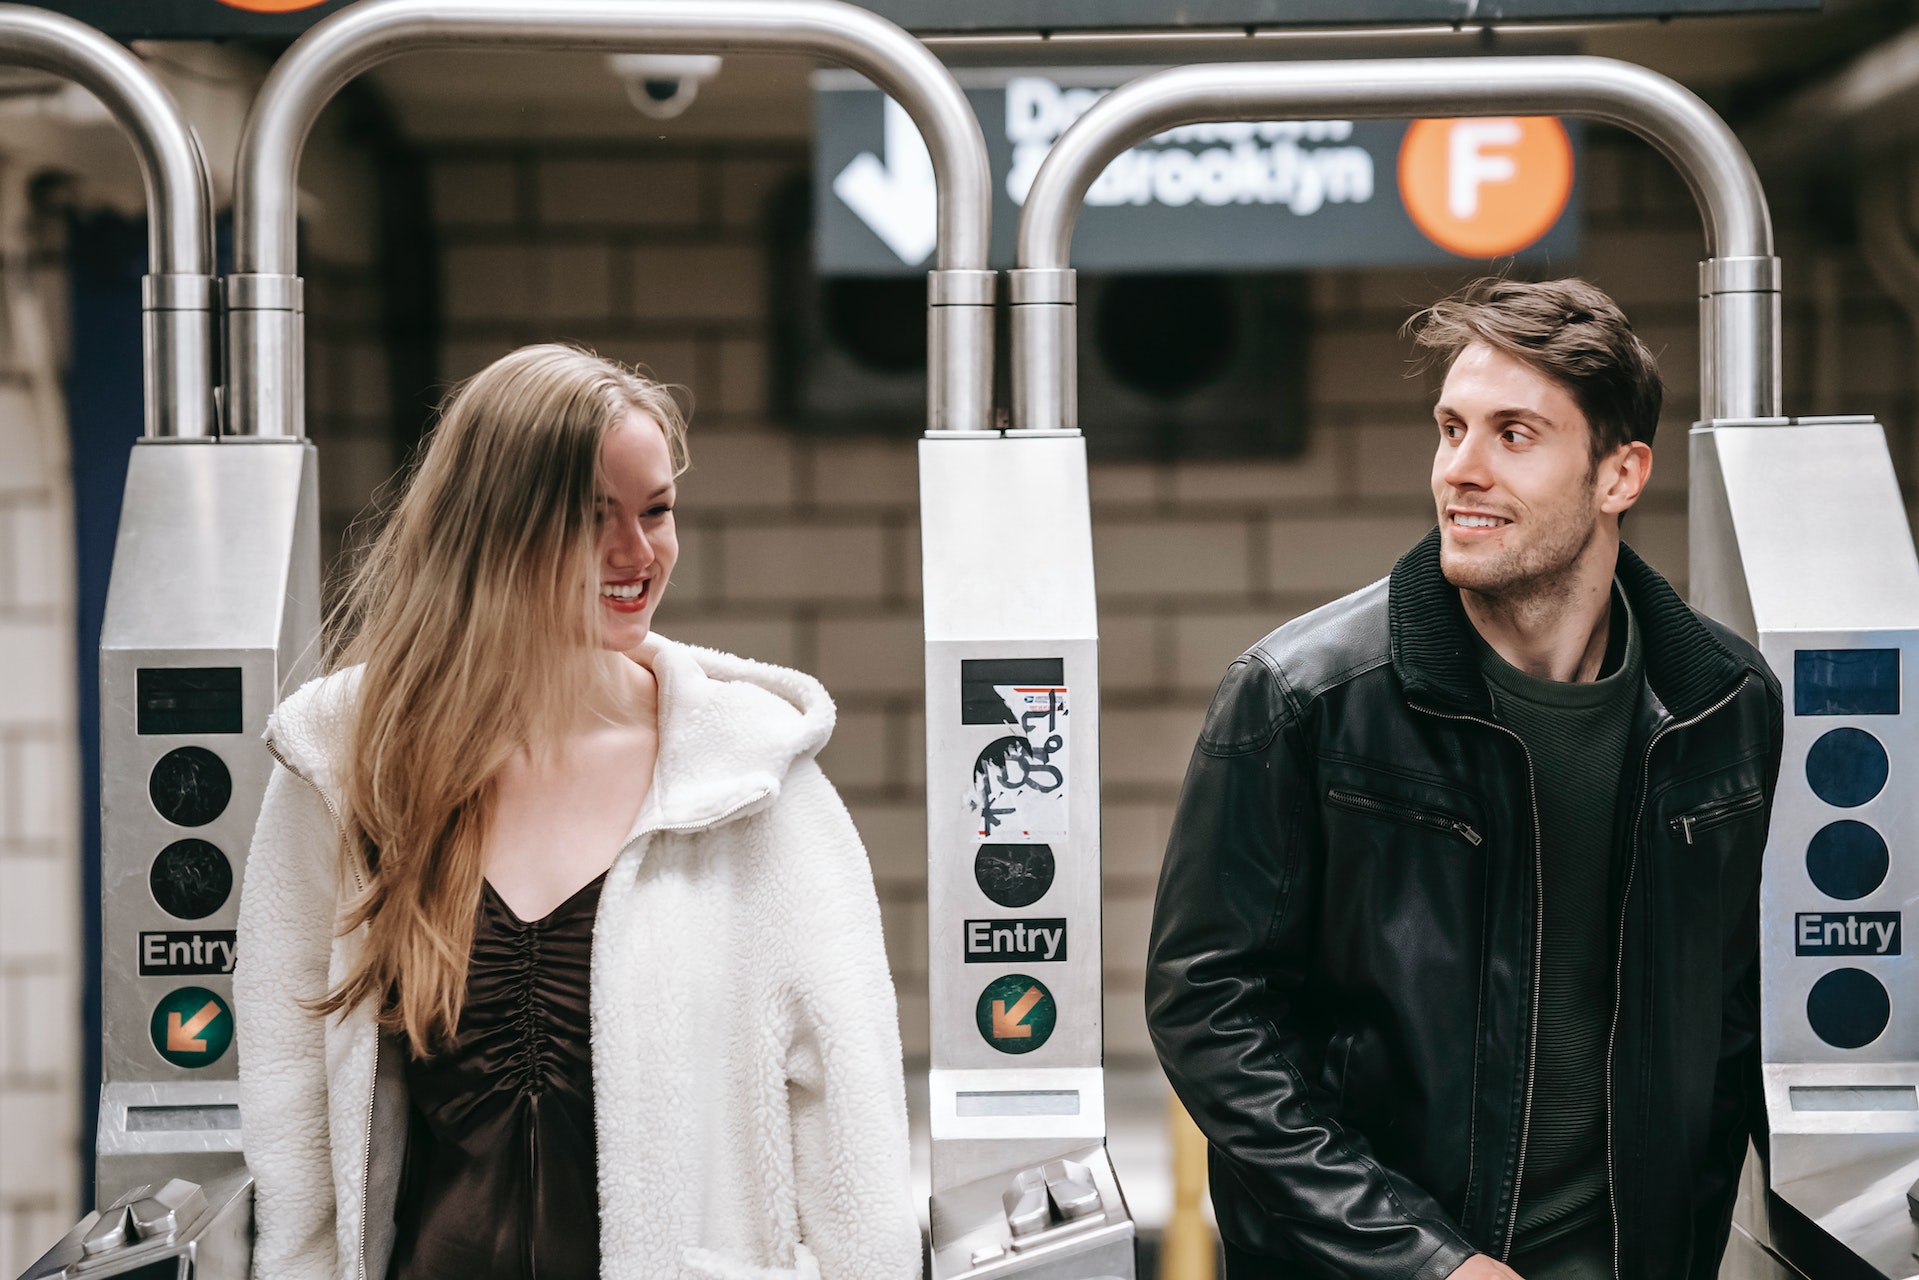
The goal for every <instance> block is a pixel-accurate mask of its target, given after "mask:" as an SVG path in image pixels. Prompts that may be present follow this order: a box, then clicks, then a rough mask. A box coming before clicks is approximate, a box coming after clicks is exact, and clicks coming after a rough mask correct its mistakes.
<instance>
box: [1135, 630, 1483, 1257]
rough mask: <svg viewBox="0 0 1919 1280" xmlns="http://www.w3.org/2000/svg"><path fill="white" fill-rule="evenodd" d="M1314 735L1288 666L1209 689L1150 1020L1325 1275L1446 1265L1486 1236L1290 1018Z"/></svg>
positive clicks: (1194, 1103) (1165, 907) (1199, 1111)
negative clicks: (1378, 1127) (1378, 1141)
mask: <svg viewBox="0 0 1919 1280" xmlns="http://www.w3.org/2000/svg"><path fill="white" fill-rule="evenodd" d="M1311 775H1312V769H1311V760H1310V756H1309V748H1308V747H1307V745H1306V743H1305V740H1304V735H1303V732H1302V727H1301V724H1300V721H1299V717H1298V713H1297V708H1296V707H1295V706H1294V705H1293V702H1292V700H1291V698H1290V697H1289V692H1288V690H1287V689H1286V687H1285V685H1284V683H1283V681H1282V679H1281V677H1280V675H1279V674H1278V673H1277V672H1276V671H1274V670H1273V669H1272V668H1271V667H1269V666H1268V664H1267V663H1266V662H1265V661H1264V660H1263V659H1262V658H1261V657H1260V656H1259V655H1258V654H1257V653H1254V654H1251V655H1248V656H1247V657H1243V658H1241V659H1239V661H1237V662H1236V663H1235V664H1234V665H1233V667H1232V668H1231V669H1230V670H1229V671H1228V672H1227V674H1226V678H1225V680H1224V681H1223V682H1222V683H1221V685H1220V689H1219V693H1218V694H1217V695H1216V696H1215V697H1214V699H1213V705H1212V709H1211V710H1210V711H1209V712H1208V713H1207V719H1206V724H1205V727H1204V729H1203V730H1202V731H1201V734H1200V739H1199V745H1198V748H1197V749H1196V750H1195V751H1194V754H1193V760H1192V764H1191V766H1190V767H1189V768H1188V770H1187V774H1186V782H1185V785H1184V788H1183V789H1182V791H1181V793H1180V799H1179V806H1178V809H1177V811H1176V813H1175V816H1174V821H1173V831H1172V838H1171V841H1170V843H1169V845H1168V847H1167V850H1166V859H1165V862H1164V864H1163V865H1162V868H1161V872H1160V882H1159V894H1158V897H1157V899H1156V901H1155V903H1154V908H1153V932H1152V941H1151V947H1150V951H1149V954H1148V957H1147V969H1146V1018H1147V1025H1148V1028H1149V1030H1150V1031H1151V1033H1152V1037H1153V1044H1154V1047H1155V1048H1156V1049H1157V1050H1158V1052H1159V1058H1160V1063H1161V1065H1162V1066H1163V1067H1164V1068H1165V1071H1166V1075H1167V1078H1168V1079H1169V1080H1170V1081H1171V1083H1172V1085H1173V1088H1174V1090H1175V1092H1177V1093H1178V1095H1179V1097H1180V1100H1181V1101H1182V1102H1184V1103H1185V1105H1186V1109H1187V1111H1188V1112H1189V1113H1190V1114H1191V1115H1192V1117H1193V1119H1194V1121H1195V1122H1196V1123H1197V1124H1198V1125H1199V1127H1200V1129H1201V1130H1202V1131H1203V1132H1204V1133H1205V1135H1206V1138H1207V1140H1208V1142H1209V1143H1210V1144H1211V1145H1212V1149H1213V1156H1214V1163H1215V1170H1216V1172H1220V1171H1221V1169H1220V1166H1221V1165H1222V1164H1223V1166H1224V1170H1223V1171H1224V1172H1227V1173H1230V1174H1231V1175H1232V1178H1233V1180H1234V1181H1235V1182H1236V1183H1237V1184H1238V1185H1239V1187H1240V1189H1241V1190H1242V1191H1243V1193H1244V1194H1245V1195H1246V1196H1247V1197H1249V1198H1250V1199H1251V1200H1252V1201H1253V1202H1254V1203H1255V1204H1256V1205H1257V1206H1258V1208H1259V1210H1260V1211H1261V1213H1260V1216H1261V1218H1262V1219H1263V1221H1262V1222H1261V1223H1260V1226H1259V1228H1258V1229H1259V1230H1260V1231H1261V1232H1262V1233H1263V1234H1264V1236H1265V1238H1263V1239H1260V1240H1248V1239H1239V1240H1235V1241H1234V1243H1235V1245H1237V1246H1239V1247H1241V1248H1247V1249H1250V1250H1252V1251H1254V1252H1266V1251H1269V1250H1272V1249H1278V1250H1281V1251H1284V1252H1285V1253H1288V1254H1290V1255H1293V1256H1296V1257H1297V1258H1298V1259H1300V1260H1301V1261H1303V1262H1305V1263H1306V1264H1307V1265H1308V1267H1309V1268H1310V1271H1311V1273H1312V1274H1315V1275H1321V1276H1340V1277H1353V1278H1355V1280H1363V1278H1366V1277H1379V1278H1380V1280H1385V1278H1386V1277H1392V1280H1440V1278H1441V1277H1444V1276H1447V1275H1450V1274H1451V1273H1452V1271H1453V1270H1454V1269H1455V1268H1456V1267H1458V1266H1459V1264H1460V1263H1462V1262H1464V1261H1465V1260H1466V1259H1467V1258H1468V1257H1470V1256H1471V1255H1472V1254H1473V1253H1474V1252H1476V1250H1475V1249H1474V1248H1473V1246H1472V1245H1471V1244H1470V1243H1468V1242H1467V1241H1466V1239H1465V1238H1464V1237H1463V1236H1462V1235H1461V1234H1460V1232H1459V1230H1458V1228H1457V1227H1456V1226H1455V1225H1454V1223H1453V1222H1452V1221H1451V1220H1450V1218H1449V1217H1448V1216H1447V1215H1446V1213H1445V1212H1444V1211H1443V1210H1442V1209H1441V1208H1440V1207H1439V1205H1438V1203H1437V1202H1436V1201H1435V1200H1434V1199H1433V1198H1432V1196H1431V1195H1429V1194H1428V1193H1427V1192H1426V1191H1424V1190H1423V1189H1421V1188H1420V1187H1418V1186H1416V1185H1414V1184H1413V1183H1412V1182H1411V1181H1410V1180H1408V1179H1407V1178H1406V1177H1404V1176H1403V1175H1401V1174H1399V1173H1397V1172H1395V1171H1394V1170H1392V1169H1389V1168H1387V1167H1386V1166H1384V1165H1383V1164H1381V1163H1380V1162H1379V1160H1378V1159H1377V1158H1376V1157H1375V1156H1374V1154H1373V1152H1372V1149H1371V1146H1370V1144H1369V1143H1368V1142H1367V1140H1366V1138H1365V1137H1364V1136H1363V1135H1362V1134H1359V1133H1357V1132H1356V1131H1354V1130H1351V1129H1348V1128H1346V1127H1344V1126H1342V1125H1341V1124H1340V1123H1339V1121H1338V1120H1337V1119H1335V1118H1334V1117H1333V1116H1332V1115H1330V1114H1329V1111H1328V1109H1327V1108H1326V1107H1325V1106H1323V1105H1322V1104H1323V1102H1324V1101H1325V1100H1324V1098H1323V1095H1319V1094H1318V1092H1317V1090H1316V1088H1314V1087H1310V1086H1309V1085H1308V1076H1307V1074H1306V1071H1305V1070H1304V1069H1303V1068H1302V1065H1301V1064H1302V1063H1310V1062H1312V1061H1315V1060H1316V1059H1317V1058H1318V1056H1319V1049H1318V1048H1316V1047H1315V1045H1314V1042H1313V1041H1312V1039H1311V1038H1310V1037H1311V1034H1312V1033H1311V1031H1310V1029H1308V1028H1306V1027H1303V1026H1302V1025H1301V1019H1300V1018H1299V1016H1298V1006H1299V1003H1300V1002H1299V999H1298V997H1299V993H1300V991H1301V988H1302V985H1303V984H1304V983H1305V981H1306V977H1307V973H1308V971H1309V968H1310V964H1311V950H1312V938H1313V933H1314V929H1315V922H1314V920H1313V918H1312V907H1311V901H1312V895H1313V893H1314V889H1313V886H1314V885H1315V884H1316V883H1317V882H1318V881H1319V879H1320V874H1319V869H1318V868H1319V866H1320V865H1321V863H1322V861H1323V858H1324V850H1322V849H1321V848H1319V840H1318V835H1317V820H1316V816H1315V815H1316V806H1315V804H1314V796H1313V792H1312V786H1311V782H1310V778H1311Z"/></svg>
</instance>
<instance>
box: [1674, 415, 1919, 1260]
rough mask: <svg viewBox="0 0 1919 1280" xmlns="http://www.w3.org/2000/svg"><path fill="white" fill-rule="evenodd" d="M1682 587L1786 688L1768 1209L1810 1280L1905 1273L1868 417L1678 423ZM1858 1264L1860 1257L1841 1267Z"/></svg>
mask: <svg viewBox="0 0 1919 1280" xmlns="http://www.w3.org/2000/svg"><path fill="white" fill-rule="evenodd" d="M1691 487H1692V495H1691V501H1692V504H1693V544H1692V552H1693V560H1692V566H1691V577H1692V582H1693V584H1694V587H1693V599H1694V603H1696V604H1698V605H1699V606H1700V607H1701V608H1702V609H1704V610H1705V611H1706V612H1707V613H1708V614H1711V615H1713V616H1715V617H1718V618H1720V619H1722V620H1723V621H1726V622H1727V623H1729V624H1730V625H1732V626H1734V627H1735V628H1736V629H1738V630H1741V631H1743V632H1744V634H1745V635H1746V636H1747V637H1748V638H1750V639H1753V640H1756V641H1757V643H1758V645H1759V647H1760V650H1761V652H1763V653H1764V655H1765V657H1766V661H1767V662H1768V663H1769V664H1770V665H1771V667H1772V669H1773V671H1774V672H1775V673H1776V674H1777V675H1778V677H1779V680H1780V683H1781V685H1782V686H1783V690H1784V697H1785V712H1786V722H1785V752H1784V758H1783V762H1782V764H1781V767H1780V773H1779V787H1778V792H1777V796H1776V799H1775V802H1774V807H1773V816H1772V828H1771V833H1770V838H1769V842H1768V844H1767V846H1766V854H1765V872H1764V878H1763V882H1762V885H1761V889H1760V939H1759V949H1760V984H1761V1000H1762V1006H1761V1015H1760V1038H1761V1050H1762V1054H1763V1058H1764V1063H1765V1065H1764V1079H1765V1103H1766V1115H1767V1122H1768V1126H1769V1130H1770V1135H1771V1137H1770V1160H1769V1181H1770V1188H1771V1196H1770V1197H1768V1198H1767V1200H1766V1204H1767V1206H1768V1207H1769V1209H1770V1210H1771V1212H1770V1214H1769V1215H1768V1219H1767V1221H1765V1222H1763V1223H1759V1224H1757V1225H1758V1227H1759V1229H1758V1230H1753V1227H1754V1225H1755V1224H1753V1223H1751V1222H1742V1224H1741V1225H1742V1226H1743V1227H1745V1228H1746V1229H1747V1230H1749V1231H1752V1233H1753V1235H1754V1236H1755V1237H1756V1238H1757V1237H1760V1236H1762V1235H1764V1236H1767V1237H1769V1239H1767V1240H1766V1241H1765V1242H1766V1243H1768V1244H1769V1245H1770V1247H1771V1248H1772V1249H1773V1250H1774V1251H1775V1252H1776V1253H1777V1254H1778V1255H1779V1256H1780V1257H1782V1258H1784V1259H1785V1260H1786V1261H1787V1262H1789V1263H1791V1264H1792V1265H1793V1266H1794V1267H1795V1268H1796V1269H1797V1270H1799V1271H1801V1272H1803V1273H1804V1274H1806V1275H1810V1276H1819V1277H1834V1278H1837V1277H1843V1276H1848V1275H1859V1276H1881V1277H1896V1278H1899V1280H1904V1278H1906V1277H1912V1276H1916V1275H1919V1221H1915V1220H1914V1218H1913V1216H1912V1215H1911V1214H1910V1213H1909V1212H1908V1206H1907V1201H1906V1192H1907V1188H1909V1187H1910V1186H1912V1185H1913V1183H1914V1181H1915V1179H1919V958H1915V954H1914V953H1915V943H1914V942H1913V940H1912V939H1911V937H1910V936H1909V934H1908V932H1907V931H1908V929H1909V927H1910V926H1911V924H1912V922H1913V921H1914V919H1915V917H1916V916H1919V557H1916V556H1915V554H1914V551H1913V543H1912V533H1911V530H1910V527H1909V525H1908V522H1907V519H1906V512H1905V507H1904V504H1903V502H1902V501H1901V498H1900V494H1899V487H1898V483H1897V481H1896V479H1895V477H1894V474H1893V469H1892V459H1891V456H1890V454H1889V453H1888V452H1887V448H1886V443H1885V433H1884V431H1883V430H1882V429H1881V427H1880V426H1879V424H1878V423H1876V422H1874V421H1872V420H1871V419H1869V418H1823V419H1821V418H1801V419H1792V420H1788V419H1777V420H1771V421H1765V422H1727V421H1718V422H1711V423H1705V424H1701V425H1700V426H1698V427H1695V428H1694V429H1693V433H1692V475H1691ZM1862 1266H1863V1267H1865V1268H1868V1269H1866V1270H1860V1269H1859V1268H1860V1267H1862Z"/></svg>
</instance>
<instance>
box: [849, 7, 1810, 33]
mask: <svg viewBox="0 0 1919 1280" xmlns="http://www.w3.org/2000/svg"><path fill="white" fill-rule="evenodd" d="M865 7H866V8H868V9H871V10H873V11H874V12H875V13H878V14H880V15H881V16H883V17H887V18H891V19H892V20H893V21H894V22H897V23H899V24H900V25H901V26H902V27H905V28H906V29H907V30H908V31H921V32H931V31H952V32H959V31H1032V30H1035V29H1042V30H1048V31H1084V30H1089V29H1097V30H1115V29H1117V30H1125V29H1127V28H1132V29H1135V30H1139V29H1150V30H1167V29H1170V28H1203V27H1221V28H1226V29H1228V30H1230V31H1232V32H1241V31H1244V30H1246V29H1247V28H1248V27H1312V26H1341V27H1350V26H1355V25H1358V24H1362V23H1434V22H1445V23H1468V24H1471V25H1474V26H1481V25H1484V24H1486V23H1492V22H1548V21H1557V22H1563V21H1566V20H1568V19H1580V20H1582V21H1588V20H1598V19H1604V18H1675V17H1682V16H1685V15H1687V14H1699V13H1760V12H1774V11H1779V10H1789V9H1817V8H1818V7H1819V0H1181V3H1179V4H1177V5H1169V4H1167V3H1166V0H966V3H965V4H954V3H953V0H865Z"/></svg>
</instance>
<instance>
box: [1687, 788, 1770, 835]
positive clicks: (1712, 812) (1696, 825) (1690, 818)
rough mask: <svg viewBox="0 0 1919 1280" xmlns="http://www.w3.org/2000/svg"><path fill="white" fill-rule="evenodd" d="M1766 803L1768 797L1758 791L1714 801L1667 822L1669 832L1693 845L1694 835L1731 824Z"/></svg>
mask: <svg viewBox="0 0 1919 1280" xmlns="http://www.w3.org/2000/svg"><path fill="white" fill-rule="evenodd" d="M1765 803H1766V797H1765V796H1764V795H1763V794H1762V793H1760V792H1758V791H1742V792H1741V793H1739V794H1738V795H1736V796H1732V797H1729V798H1728V799H1725V800H1714V801H1712V802H1711V803H1710V804H1702V805H1700V806H1699V807H1698V808H1697V809H1688V810H1687V811H1686V812H1685V813H1682V814H1680V815H1679V816H1678V817H1676V818H1670V819H1668V820H1667V822H1666V828H1667V830H1669V831H1671V832H1672V833H1673V834H1674V835H1676V836H1683V837H1685V841H1686V843H1687V844H1691V843H1692V842H1693V841H1692V838H1693V835H1694V834H1695V833H1696V832H1700V831H1710V830H1712V829H1713V828H1714V827H1716V826H1719V825H1720V824H1722V823H1727V822H1731V821H1732V820H1733V819H1734V818H1737V817H1739V816H1740V815H1741V814H1747V813H1751V812H1752V811H1753V810H1754V809H1757V808H1759V807H1760V806H1761V805H1763V804H1765Z"/></svg>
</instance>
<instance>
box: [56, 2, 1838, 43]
mask: <svg viewBox="0 0 1919 1280" xmlns="http://www.w3.org/2000/svg"><path fill="white" fill-rule="evenodd" d="M347 3H348V0H43V2H42V3H41V4H40V5H39V7H40V8H43V9H52V10H54V11H55V12H57V13H65V14H70V15H72V16H73V17H76V18H78V19H80V20H81V21H82V22H86V23H89V24H91V25H93V26H95V27H98V28H99V29H100V30H102V31H104V32H106V33H107V34H108V35H111V36H117V37H119V38H120V39H123V40H137V39H168V38H171V39H177V40H197V39H218V38H221V37H231V36H267V37H274V36H295V35H298V34H299V33H300V32H302V31H304V30H306V29H307V28H308V27H310V26H312V25H313V24H314V23H315V22H317V21H319V20H320V19H321V18H323V17H325V16H326V15H327V14H329V13H332V12H334V11H335V10H336V9H343V8H345V7H346V5H347ZM864 7H865V8H868V9H871V10H872V11H873V12H875V13H878V14H880V15H881V16H882V17H886V18H890V19H892V20H893V21H894V22H897V23H899V24H900V25H901V26H903V27H905V28H906V29H907V30H909V31H919V32H942V31H944V32H962V31H1036V30H1048V31H1084V30H1127V29H1132V30H1139V29H1154V30H1167V29H1174V28H1192V29H1197V28H1205V27H1217V28H1221V29H1222V30H1224V31H1227V32H1229V33H1238V32H1243V31H1245V30H1246V29H1247V28H1249V27H1309V26H1328V25H1332V26H1353V25H1355V24H1363V23H1433V22H1446V23H1471V24H1473V25H1484V24H1487V23H1494V22H1528V21H1544V20H1558V21H1563V20H1565V19H1569V18H1579V19H1599V18H1648V17H1661V18H1664V17H1677V16H1680V15H1684V14H1700V13H1752V12H1764V11H1771V10H1789V9H1817V8H1818V7H1819V0H1183V3H1181V4H1179V5H1177V6H1169V5H1167V4H1166V3H1165V0H967V2H966V3H964V4H954V3H953V2H952V0H867V3H866V4H865V5H864ZM528 12H529V13H537V12H538V5H537V3H535V4H533V5H531V6H530V7H529V8H528Z"/></svg>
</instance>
